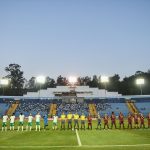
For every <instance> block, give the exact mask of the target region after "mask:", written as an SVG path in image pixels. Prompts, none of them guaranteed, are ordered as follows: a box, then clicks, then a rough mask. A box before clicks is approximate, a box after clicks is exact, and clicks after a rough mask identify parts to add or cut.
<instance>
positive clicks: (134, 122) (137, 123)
mask: <svg viewBox="0 0 150 150" xmlns="http://www.w3.org/2000/svg"><path fill="white" fill-rule="evenodd" d="M15 118H16V117H15V115H14V114H13V115H12V116H10V118H8V116H7V115H4V116H3V122H2V131H4V130H5V131H7V122H8V120H10V130H14V125H15ZM27 119H28V124H27V126H26V131H28V130H29V131H31V130H32V122H33V116H32V114H30V115H29V116H28V117H27ZM41 119H42V117H41V115H40V113H37V114H36V115H35V122H36V128H35V131H37V130H38V131H40V130H41V126H40V121H41ZM102 119H103V122H104V129H106V128H107V129H109V128H110V129H112V128H115V129H116V128H117V126H116V120H117V117H116V115H115V113H114V112H112V114H111V116H108V115H107V114H105V115H104V117H102V118H101V116H100V115H98V117H97V128H96V129H101V124H102ZM24 120H25V116H24V115H23V114H22V113H21V114H20V115H19V123H18V130H17V131H19V130H20V129H21V130H22V131H23V130H24ZM43 120H44V130H45V129H46V127H47V126H48V116H47V115H44V116H43ZM52 120H53V126H52V128H53V130H56V129H57V127H58V120H60V123H61V125H60V128H61V130H65V129H66V124H67V129H68V130H69V129H71V130H74V129H78V130H79V120H80V121H81V130H85V128H86V127H85V124H86V120H87V125H88V127H87V129H91V130H92V117H91V115H90V114H89V115H88V117H86V116H85V115H84V114H83V113H82V115H81V116H79V115H78V114H77V113H76V114H74V115H73V114H71V113H70V112H69V113H68V114H67V115H65V113H62V114H61V116H60V119H58V116H56V115H53V119H52ZM73 120H74V127H73V126H72V124H73ZM109 120H110V121H111V124H109ZM118 120H119V128H120V129H121V128H123V129H124V128H125V125H124V120H125V117H124V115H123V113H122V112H120V113H119V116H118ZM147 120H148V128H150V113H149V114H148V117H147ZM127 122H128V126H127V128H131V129H132V128H133V127H134V128H142V127H143V128H145V121H144V116H143V115H142V114H136V113H135V114H134V115H131V114H130V113H129V114H128V117H127Z"/></svg>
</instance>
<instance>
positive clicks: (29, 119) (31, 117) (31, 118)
mask: <svg viewBox="0 0 150 150" xmlns="http://www.w3.org/2000/svg"><path fill="white" fill-rule="evenodd" d="M32 120H33V116H32V114H31V113H30V115H29V116H28V125H27V127H26V131H28V127H30V131H31V130H32Z"/></svg>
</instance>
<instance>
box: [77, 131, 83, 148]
mask: <svg viewBox="0 0 150 150" xmlns="http://www.w3.org/2000/svg"><path fill="white" fill-rule="evenodd" d="M76 136H77V141H78V145H79V146H82V143H81V140H80V137H79V134H78V130H77V129H76Z"/></svg>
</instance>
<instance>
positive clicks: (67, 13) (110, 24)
mask: <svg viewBox="0 0 150 150" xmlns="http://www.w3.org/2000/svg"><path fill="white" fill-rule="evenodd" d="M0 52H1V54H0V56H1V57H0V77H1V76H4V75H5V71H4V68H5V67H6V66H8V65H9V64H10V63H18V64H20V65H21V66H22V70H23V71H24V73H25V77H26V78H27V79H29V78H30V77H31V76H37V75H41V74H43V75H48V76H50V77H54V78H56V77H57V76H58V75H60V74H62V75H64V76H69V75H77V76H85V75H89V76H92V75H94V74H96V75H103V74H105V75H113V74H115V73H118V74H120V75H121V77H124V76H125V75H127V76H128V75H131V74H134V73H135V71H137V70H142V71H147V70H148V69H150V1H149V0H125V1H124V0H74V1H73V0H53V1H52V0H21V1H19V0H1V1H0Z"/></svg>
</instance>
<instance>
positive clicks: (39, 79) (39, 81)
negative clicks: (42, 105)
mask: <svg viewBox="0 0 150 150" xmlns="http://www.w3.org/2000/svg"><path fill="white" fill-rule="evenodd" d="M45 80H46V79H45V76H38V77H36V83H38V84H39V85H40V90H41V85H42V84H44V83H45ZM40 90H39V98H40Z"/></svg>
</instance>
